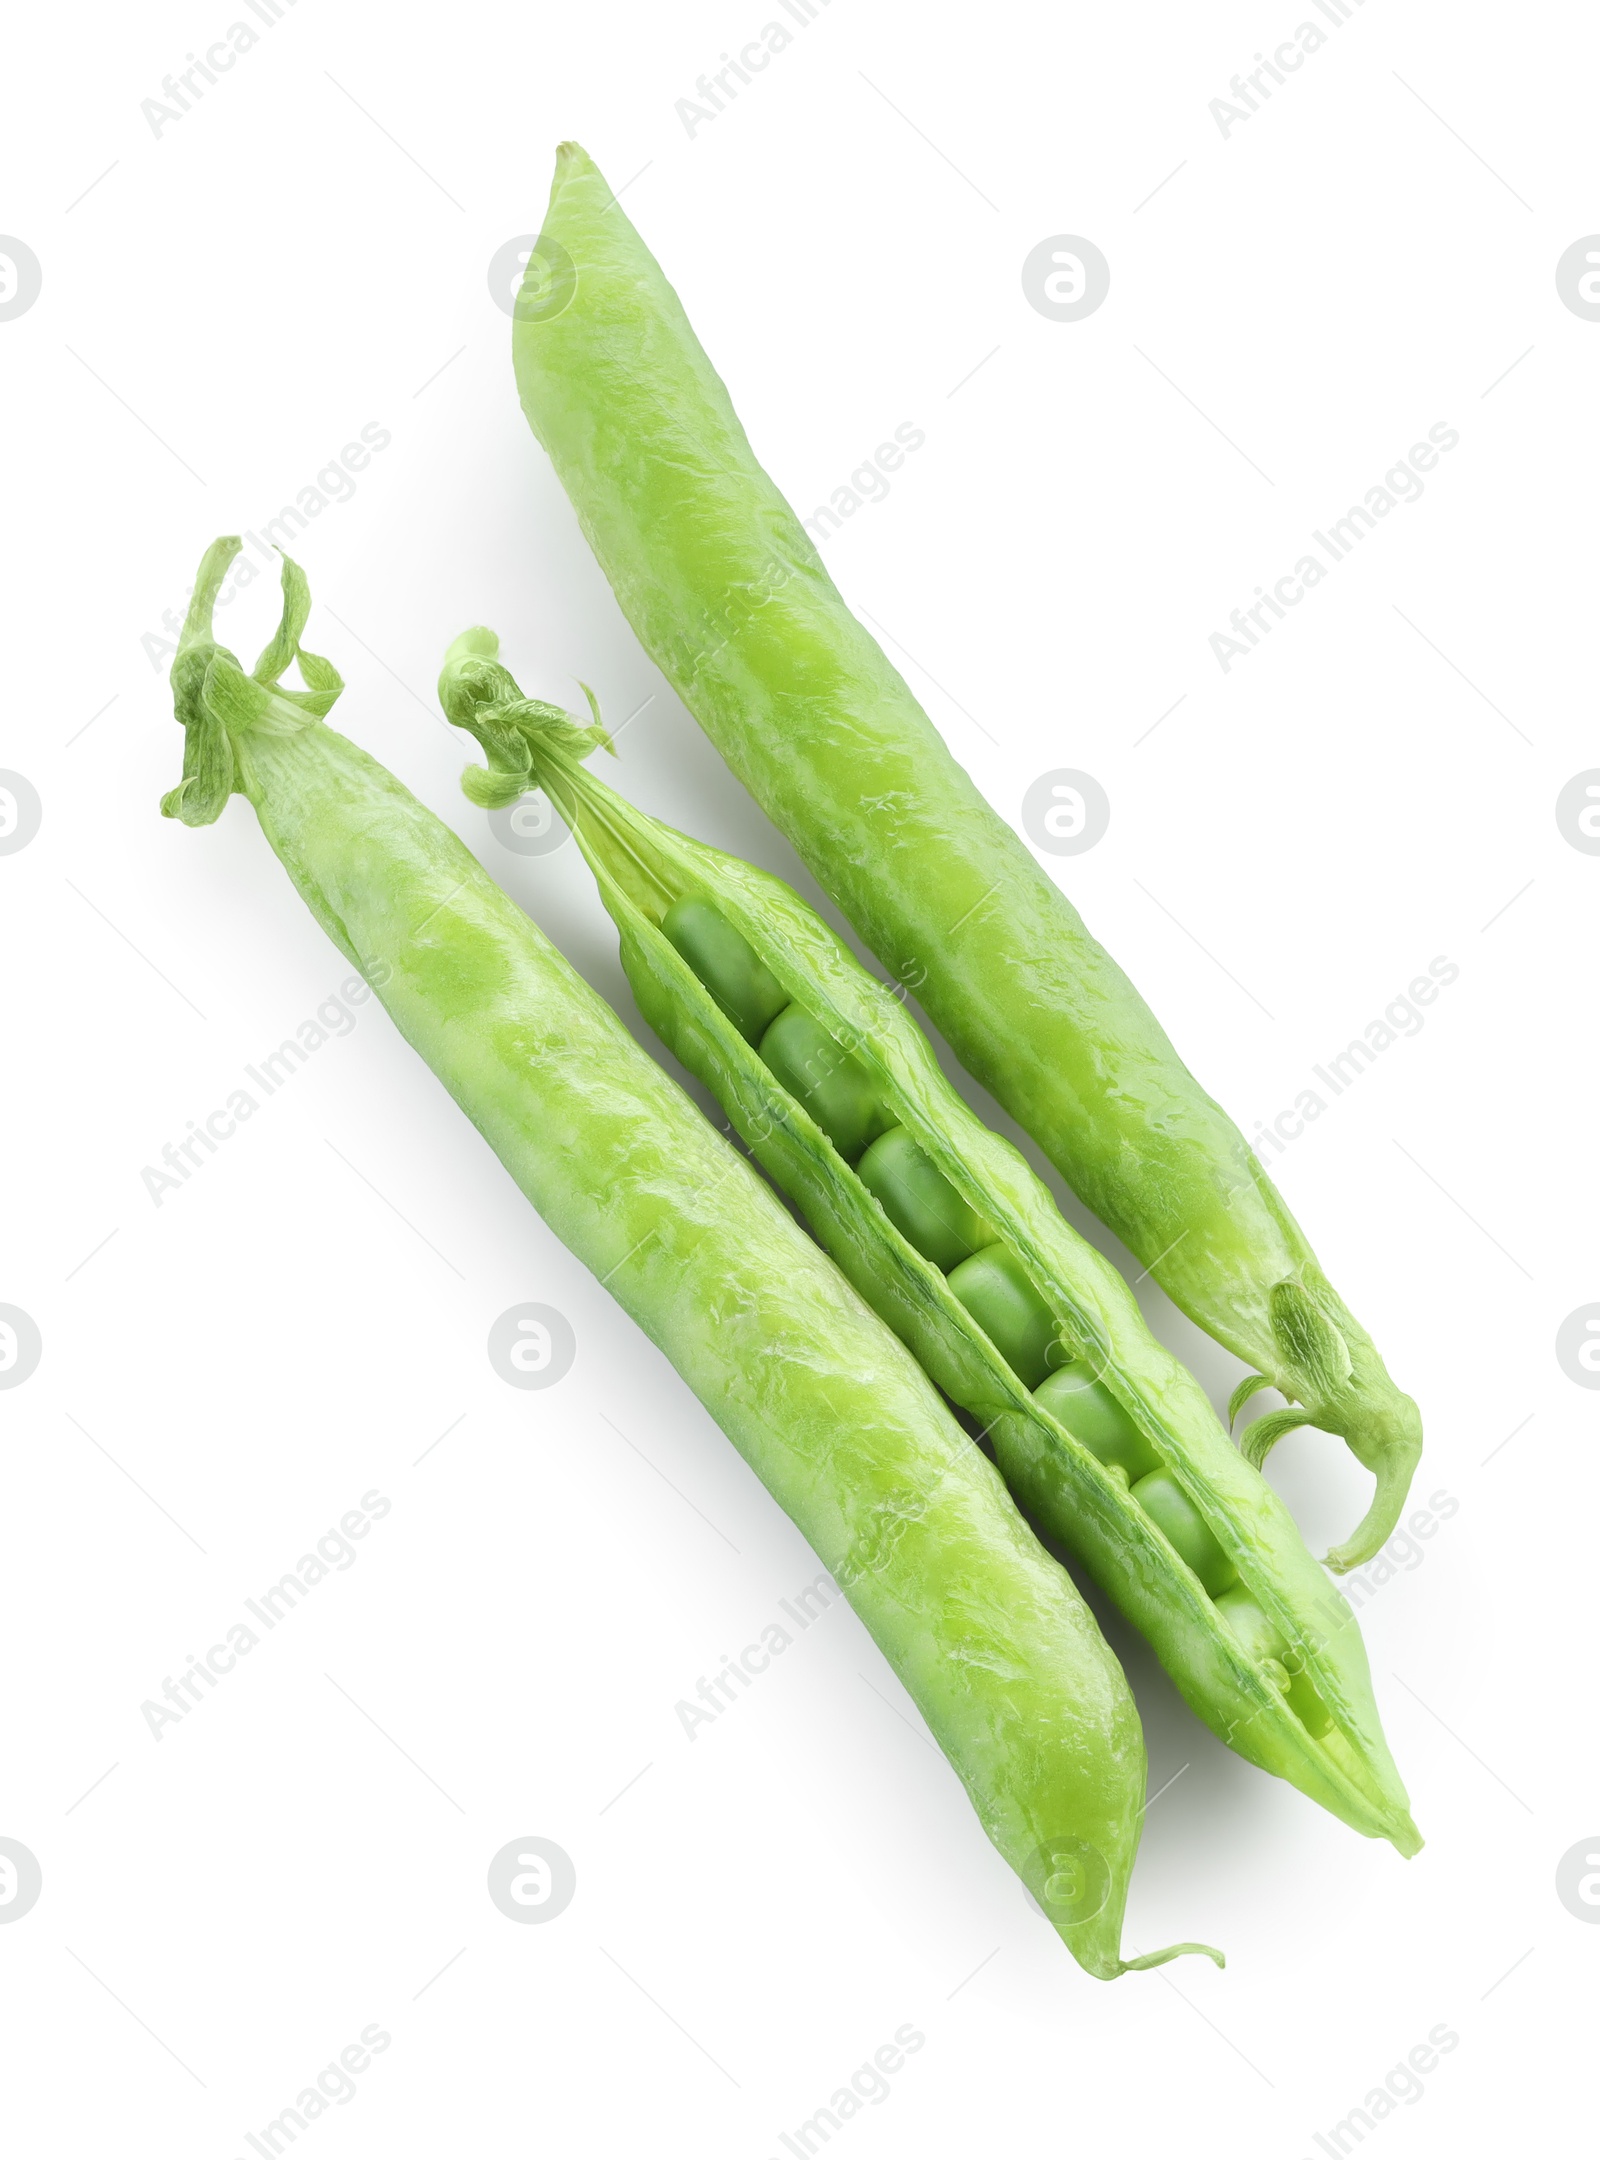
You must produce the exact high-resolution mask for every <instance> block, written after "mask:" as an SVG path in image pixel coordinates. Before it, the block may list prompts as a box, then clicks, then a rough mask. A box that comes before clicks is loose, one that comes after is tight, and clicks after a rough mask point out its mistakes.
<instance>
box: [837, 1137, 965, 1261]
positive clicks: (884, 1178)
mask: <svg viewBox="0 0 1600 2160" xmlns="http://www.w3.org/2000/svg"><path fill="white" fill-rule="evenodd" d="M856 1175H857V1177H859V1178H860V1180H861V1182H862V1184H863V1185H865V1186H866V1188H867V1190H868V1192H870V1193H871V1194H872V1195H873V1196H874V1198H875V1199H876V1200H877V1201H878V1203H879V1205H880V1206H881V1207H882V1209H883V1212H884V1213H885V1215H887V1216H888V1218H889V1220H890V1222H892V1223H893V1224H894V1226H895V1228H896V1229H897V1230H898V1231H899V1233H900V1235H901V1236H902V1237H903V1238H904V1239H905V1240H906V1243H907V1244H908V1245H914V1246H915V1247H916V1249H917V1251H918V1252H919V1253H921V1255H922V1257H923V1259H924V1260H931V1261H932V1262H933V1264H934V1266H935V1267H936V1268H938V1269H940V1271H941V1272H942V1273H944V1274H946V1275H948V1274H949V1272H950V1270H951V1269H952V1268H953V1267H955V1266H956V1265H957V1263H958V1262H960V1261H962V1260H965V1259H966V1257H967V1255H968V1254H969V1253H974V1252H976V1251H977V1249H978V1247H979V1246H980V1245H987V1244H988V1243H989V1241H990V1239H991V1238H992V1237H993V1236H994V1232H993V1230H992V1229H990V1227H989V1225H988V1224H987V1223H986V1222H985V1221H984V1219H983V1217H982V1216H981V1215H979V1214H978V1213H977V1212H976V1211H975V1210H974V1209H972V1208H970V1207H968V1205H967V1203H966V1201H965V1200H963V1199H962V1197H961V1195H960V1193H958V1192H957V1191H956V1189H955V1187H954V1186H953V1185H952V1184H951V1182H950V1180H949V1179H948V1178H947V1177H946V1176H945V1175H944V1173H943V1172H942V1171H940V1170H936V1169H935V1168H934V1166H933V1164H932V1163H931V1162H930V1161H929V1160H928V1158H927V1156H926V1155H925V1154H924V1153H923V1152H922V1149H921V1148H920V1147H918V1145H917V1143H916V1141H915V1140H913V1139H912V1137H911V1135H910V1133H908V1132H907V1131H906V1129H905V1127H904V1126H903V1125H891V1126H890V1128H889V1130H888V1131H887V1132H886V1133H882V1134H880V1135H879V1137H878V1138H877V1139H876V1140H874V1141H873V1143H872V1145H871V1147H869V1148H868V1150H867V1152H866V1153H865V1155H863V1156H862V1158H861V1160H860V1162H859V1163H858V1164H857V1165H856Z"/></svg>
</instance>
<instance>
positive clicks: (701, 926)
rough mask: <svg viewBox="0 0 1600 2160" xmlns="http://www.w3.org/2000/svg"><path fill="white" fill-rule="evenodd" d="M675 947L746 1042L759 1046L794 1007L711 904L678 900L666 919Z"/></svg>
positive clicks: (666, 929) (667, 932) (663, 922)
mask: <svg viewBox="0 0 1600 2160" xmlns="http://www.w3.org/2000/svg"><path fill="white" fill-rule="evenodd" d="M661 933H662V935H663V937H665V938H666V939H667V940H668V942H669V943H670V944H672V945H675V946H676V947H677V949H678V951H679V952H680V953H681V954H682V955H683V957H684V959H685V960H687V961H688V963H689V965H690V967H692V968H693V969H694V971H695V973H696V975H698V976H699V978H700V980H701V981H702V982H703V983H704V984H705V986H706V988H707V989H708V990H709V991H710V992H711V995H712V996H713V997H714V998H715V999H716V1001H717V1003H718V1004H719V1005H720V1006H721V1007H722V1009H723V1011H724V1012H725V1013H726V1014H727V1016H728V1018H729V1019H730V1020H731V1021H732V1022H733V1024H734V1026H735V1027H736V1028H737V1029H738V1030H739V1033H740V1034H741V1035H742V1036H743V1037H744V1039H745V1041H746V1042H752V1043H753V1042H759V1041H760V1040H761V1037H762V1035H763V1034H764V1033H765V1032H766V1030H767V1029H768V1028H769V1027H770V1026H771V1024H772V1022H773V1021H774V1020H776V1018H777V1017H778V1015H779V1013H781V1012H782V1011H783V1009H784V1007H785V1006H786V1005H787V1004H788V1002H789V996H788V992H787V991H786V990H785V989H784V987H783V985H782V983H780V982H779V981H778V978H777V977H776V976H775V975H774V974H773V973H772V971H771V969H770V968H768V967H767V966H766V964H765V962H764V961H762V960H761V958H760V957H759V955H758V954H757V953H756V951H755V949H754V947H753V946H752V945H751V944H750V943H749V941H748V940H747V939H745V938H743V937H741V936H740V934H739V932H738V931H737V930H735V928H734V927H733V925H732V923H731V922H729V921H728V919H727V917H726V916H725V915H722V914H719V912H718V911H717V909H716V908H714V907H713V906H712V905H711V902H710V901H709V900H694V899H690V900H675V901H674V902H673V903H672V905H671V907H669V908H668V910H667V912H666V914H665V915H664V916H663V917H662V918H661Z"/></svg>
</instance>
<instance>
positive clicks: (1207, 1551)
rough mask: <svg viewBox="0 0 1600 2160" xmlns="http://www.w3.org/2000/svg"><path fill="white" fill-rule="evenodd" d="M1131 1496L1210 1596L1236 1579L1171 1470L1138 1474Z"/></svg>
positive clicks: (1221, 1551) (1224, 1555) (1217, 1594)
mask: <svg viewBox="0 0 1600 2160" xmlns="http://www.w3.org/2000/svg"><path fill="white" fill-rule="evenodd" d="M1133 1497H1134V1498H1135V1500H1137V1501H1138V1503H1139V1505H1140V1506H1141V1507H1142V1508H1143V1509H1144V1511H1145V1513H1146V1514H1147V1515H1148V1516H1149V1517H1150V1519H1151V1521H1152V1522H1153V1523H1154V1524H1155V1526H1156V1528H1157V1529H1158V1530H1161V1531H1163V1532H1164V1533H1165V1534H1166V1539H1167V1542H1168V1544H1169V1545H1171V1546H1173V1547H1174V1548H1175V1550H1176V1552H1177V1554H1178V1557H1179V1559H1180V1560H1182V1561H1184V1562H1185V1563H1186V1565H1187V1566H1188V1567H1189V1568H1190V1569H1192V1570H1193V1572H1194V1573H1195V1574H1196V1575H1198V1576H1199V1578H1200V1581H1201V1585H1202V1587H1203V1588H1204V1589H1205V1590H1207V1591H1208V1592H1209V1593H1210V1595H1211V1596H1212V1597H1219V1596H1220V1595H1221V1594H1222V1592H1223V1591H1224V1590H1226V1589H1227V1588H1228V1586H1229V1584H1230V1583H1232V1582H1234V1581H1235V1580H1236V1579H1237V1578H1236V1571H1235V1569H1234V1565H1233V1562H1232V1561H1231V1560H1230V1559H1229V1558H1228V1556H1227V1554H1226V1553H1225V1552H1224V1551H1223V1549H1222V1547H1221V1546H1220V1545H1219V1544H1218V1543H1217V1541H1216V1539H1215V1538H1214V1537H1213V1536H1212V1535H1211V1531H1210V1527H1209V1526H1208V1524H1207V1522H1206V1519H1205V1517H1204V1516H1203V1515H1202V1514H1201V1512H1200V1510H1199V1509H1198V1508H1197V1507H1196V1506H1195V1504H1194V1502H1193V1501H1192V1500H1191V1499H1190V1498H1189V1495H1188V1494H1187V1493H1186V1492H1185V1491H1184V1489H1183V1487H1182V1486H1181V1485H1180V1484H1179V1483H1178V1481H1177V1479H1176V1478H1175V1477H1174V1476H1173V1475H1172V1472H1171V1471H1170V1470H1155V1471H1152V1472H1151V1474H1150V1476H1149V1477H1142V1478H1140V1479H1139V1481H1138V1483H1137V1484H1136V1485H1135V1486H1134V1488H1133Z"/></svg>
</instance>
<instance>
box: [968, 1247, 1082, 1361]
mask: <svg viewBox="0 0 1600 2160" xmlns="http://www.w3.org/2000/svg"><path fill="white" fill-rule="evenodd" d="M950 1287H951V1289H952V1290H953V1291H954V1292H955V1294H956V1296H957V1297H958V1298H959V1299H960V1300H961V1302H962V1304H963V1305H965V1307H966V1308H967V1310H968V1312H969V1313H971V1315H972V1317H973V1319H974V1320H976V1321H977V1323H978V1325H979V1327H981V1328H982V1330H983V1332H984V1333H985V1335H987V1336H988V1338H989V1340H990V1341H991V1342H992V1343H993V1344H994V1346H995V1348H996V1349H997V1350H998V1351H999V1353H1000V1355H1001V1356H1002V1357H1003V1358H1004V1359H1005V1361H1006V1363H1007V1364H1008V1365H1009V1366H1010V1367H1011V1370H1012V1371H1013V1372H1014V1373H1015V1374H1016V1376H1017V1378H1018V1379H1019V1380H1020V1381H1021V1382H1022V1384H1023V1386H1024V1387H1025V1388H1029V1389H1032V1388H1036V1387H1037V1386H1038V1385H1039V1383H1040V1381H1041V1380H1042V1379H1043V1378H1044V1376H1045V1374H1046V1373H1048V1372H1049V1371H1050V1370H1051V1369H1052V1367H1054V1366H1056V1365H1064V1364H1065V1363H1066V1360H1067V1353H1066V1351H1065V1350H1064V1349H1063V1348H1062V1346H1061V1342H1060V1339H1059V1335H1058V1330H1057V1323H1056V1317H1055V1315H1054V1313H1052V1312H1051V1310H1050V1308H1049V1306H1048V1305H1047V1304H1046V1303H1045V1301H1044V1299H1043V1298H1042V1297H1040V1295H1039V1293H1038V1291H1037V1290H1036V1289H1035V1288H1034V1287H1033V1284H1032V1282H1031V1281H1030V1280H1029V1279H1028V1275H1027V1273H1026V1271H1025V1269H1024V1268H1023V1265H1022V1262H1021V1261H1020V1260H1019V1259H1018V1258H1017V1256H1016V1254H1015V1253H1014V1252H1013V1251H1012V1250H1011V1248H1010V1247H1009V1246H1008V1245H985V1246H984V1248H983V1250H982V1251H981V1252H975V1253H974V1254H973V1255H972V1258H971V1259H970V1260H963V1261H962V1263H961V1265H960V1266H959V1267H958V1268H954V1269H952V1271H951V1275H950Z"/></svg>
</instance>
